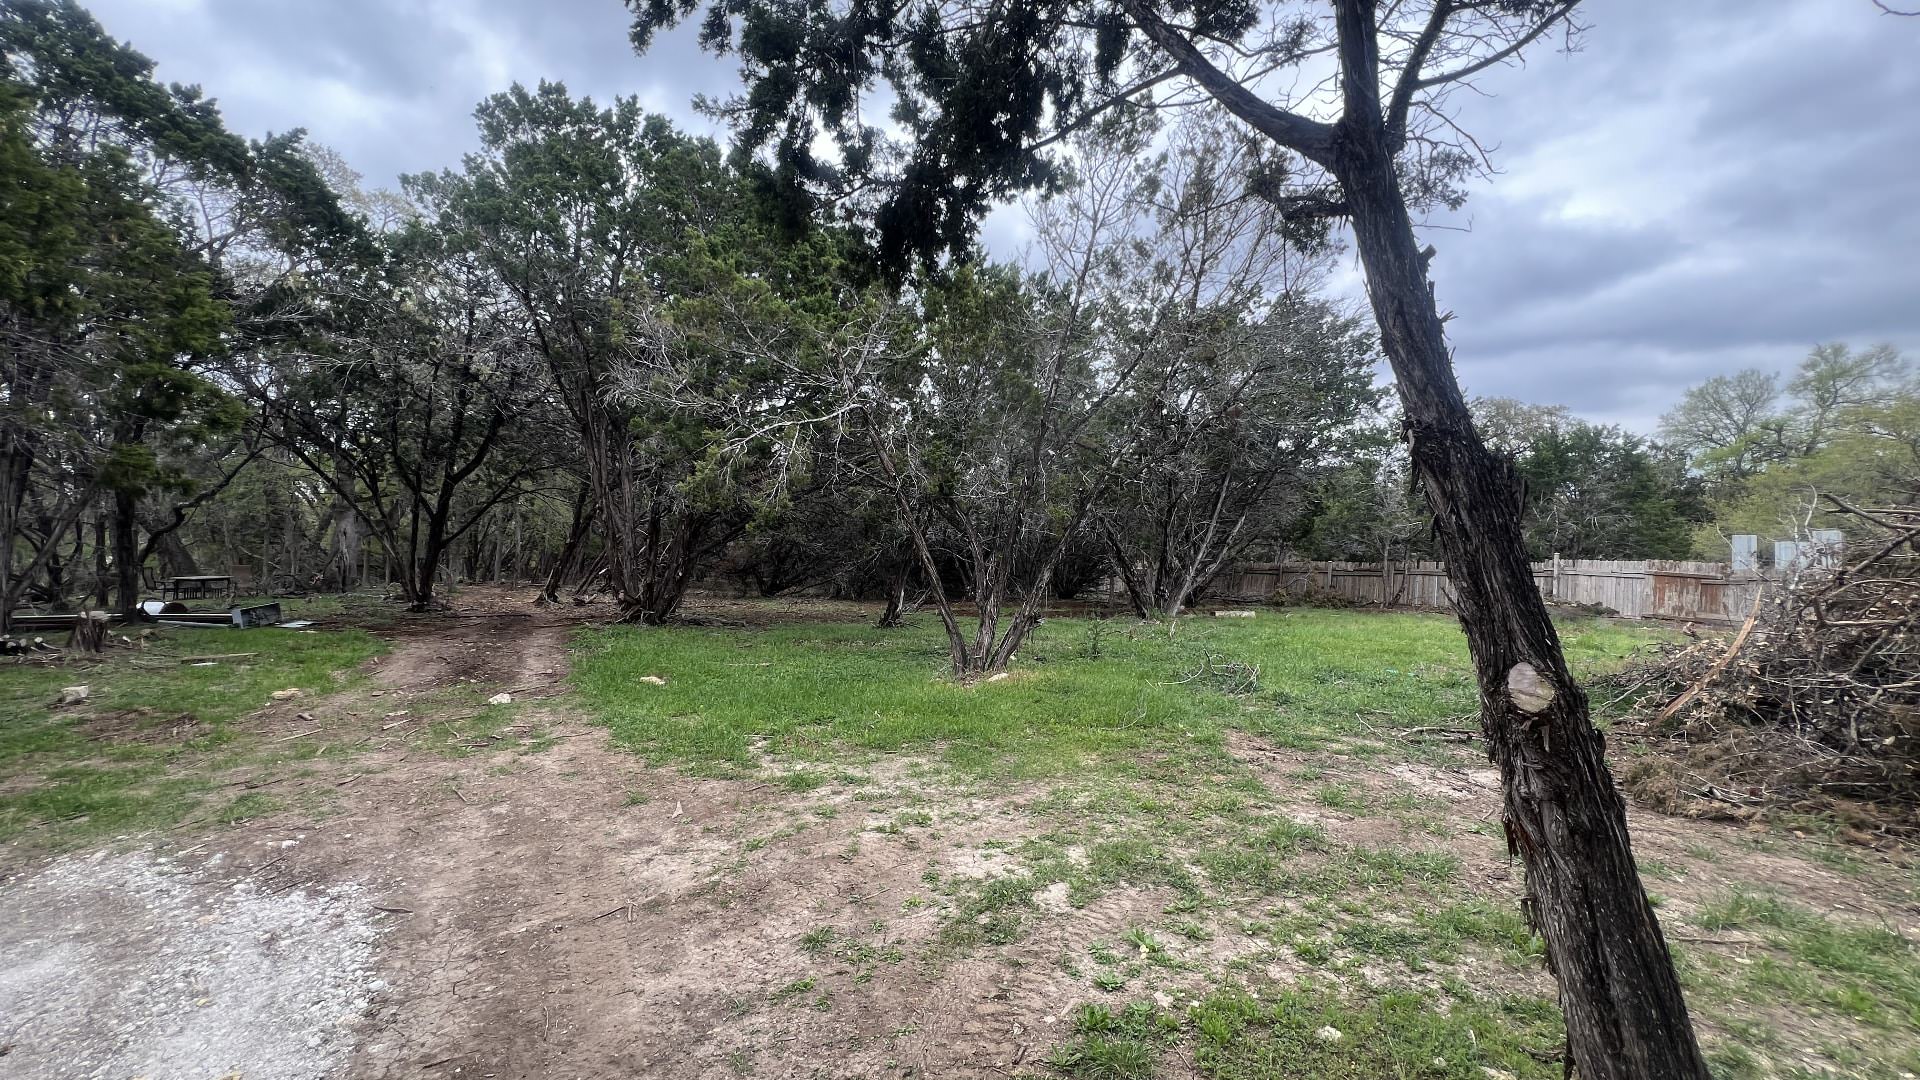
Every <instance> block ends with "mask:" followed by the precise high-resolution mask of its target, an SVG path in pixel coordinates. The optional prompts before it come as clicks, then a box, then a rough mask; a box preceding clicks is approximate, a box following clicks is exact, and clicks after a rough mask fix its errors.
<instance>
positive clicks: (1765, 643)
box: [1617, 500, 1920, 835]
mask: <svg viewBox="0 0 1920 1080" xmlns="http://www.w3.org/2000/svg"><path fill="white" fill-rule="evenodd" d="M1832 501H1833V502H1834V503H1835V510H1836V511H1837V512H1838V513H1841V514H1844V515H1846V516H1848V517H1849V518H1851V519H1852V521H1853V523H1854V524H1853V525H1852V526H1851V527H1849V528H1848V530H1847V532H1848V533H1849V534H1850V535H1851V536H1852V537H1853V539H1852V540H1851V541H1850V542H1849V543H1847V544H1846V545H1845V546H1844V547H1843V548H1841V549H1839V550H1837V551H1834V552H1830V553H1828V554H1827V556H1826V557H1825V558H1823V560H1822V562H1823V564H1824V565H1822V566H1820V567H1816V568H1814V569H1808V570H1803V571H1801V572H1800V573H1799V574H1798V575H1797V576H1795V577H1793V578H1790V579H1787V580H1783V581H1781V582H1779V583H1778V584H1776V585H1775V586H1774V587H1773V588H1772V589H1770V590H1769V591H1768V592H1766V593H1763V594H1762V596H1761V598H1760V600H1759V602H1758V603H1757V604H1756V606H1755V608H1754V610H1753V613H1752V615H1751V616H1750V617H1749V618H1748V619H1747V621H1746V623H1745V625H1743V626H1742V627H1741V628H1740V630H1739V632H1738V633H1736V634H1735V635H1734V636H1733V638H1732V639H1730V640H1728V639H1711V640H1701V641H1698V642H1696V643H1694V644H1691V645H1688V646H1685V647H1677V646H1676V647H1671V648H1669V649H1667V650H1665V651H1664V652H1663V653H1661V654H1659V655H1657V656H1655V657H1654V658H1652V659H1651V660H1650V661H1648V662H1646V663H1643V664H1642V665H1639V666H1637V667H1635V668H1632V669H1630V670H1629V671H1628V672H1626V673H1623V675H1622V676H1620V679H1621V680H1622V682H1623V683H1624V684H1627V685H1628V686H1629V687H1630V688H1631V689H1633V690H1634V693H1633V694H1632V696H1633V697H1634V698H1635V699H1636V700H1637V701H1638V702H1639V703H1640V704H1639V707H1638V711H1637V712H1636V713H1635V715H1634V716H1633V717H1632V718H1630V719H1629V720H1628V721H1627V722H1626V723H1625V724H1623V725H1621V726H1620V727H1619V728H1618V729H1617V730H1620V731H1621V732H1622V733H1623V734H1627V735H1632V736H1638V737H1640V738H1644V739H1645V740H1646V742H1645V744H1644V745H1646V746H1648V747H1649V748H1651V749H1653V750H1654V751H1655V753H1653V754H1650V755H1643V756H1635V757H1629V758H1626V759H1623V760H1622V762H1621V764H1622V769H1621V779H1622V782H1623V784H1624V785H1625V786H1626V787H1627V789H1628V790H1629V792H1631V793H1632V794H1633V795H1635V796H1636V797H1637V798H1639V799H1640V800H1641V801H1643V802H1646V803H1649V804H1651V805H1653V806H1655V807H1656V808H1658V809H1663V810H1668V811H1691V812H1696V813H1698V812H1703V811H1706V812H1712V811H1714V810H1717V811H1719V812H1721V813H1730V814H1735V815H1738V816H1754V815H1757V814H1761V813H1765V812H1768V811H1770V810H1780V809H1788V810H1797V811H1804V812H1814V813H1822V814H1829V815H1837V816H1838V817H1840V818H1841V819H1842V821H1844V822H1846V823H1847V824H1848V825H1850V826H1853V827H1855V828H1864V829H1866V830H1868V831H1870V832H1876V833H1905V834H1908V835H1911V834H1913V833H1915V832H1920V813H1916V811H1917V810H1920V507H1904V508H1895V509H1884V510H1863V509H1858V508H1855V507H1852V506H1849V505H1847V504H1845V503H1841V502H1838V501H1837V500H1832Z"/></svg>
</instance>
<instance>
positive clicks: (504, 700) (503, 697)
mask: <svg viewBox="0 0 1920 1080" xmlns="http://www.w3.org/2000/svg"><path fill="white" fill-rule="evenodd" d="M487 704H489V705H511V704H513V695H512V694H495V695H493V696H492V697H490V698H488V699H487Z"/></svg>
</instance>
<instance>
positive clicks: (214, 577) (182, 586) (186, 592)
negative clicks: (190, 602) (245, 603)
mask: <svg viewBox="0 0 1920 1080" xmlns="http://www.w3.org/2000/svg"><path fill="white" fill-rule="evenodd" d="M232 591H233V575H232V574H188V575H185V576H182V577H170V578H168V579H167V583H166V584H165V585H164V586H162V587H161V590H160V598H161V599H162V600H187V599H200V598H202V597H207V596H225V595H227V594H228V593H231V592H232Z"/></svg>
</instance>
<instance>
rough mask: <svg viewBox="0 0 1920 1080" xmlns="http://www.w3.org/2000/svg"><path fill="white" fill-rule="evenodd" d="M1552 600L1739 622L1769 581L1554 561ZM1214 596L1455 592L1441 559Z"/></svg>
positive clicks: (1326, 570) (1440, 602)
mask: <svg viewBox="0 0 1920 1080" xmlns="http://www.w3.org/2000/svg"><path fill="white" fill-rule="evenodd" d="M1533 577H1534V580H1535V581H1536V582H1538V583H1539V585H1540V591H1541V593H1542V594H1543V595H1545V596H1546V598H1547V600H1548V601H1549V602H1553V603H1562V604H1581V605H1589V606H1597V607H1602V608H1606V609H1608V610H1610V611H1613V612H1616V613H1618V614H1620V615H1624V616H1627V617H1629V618H1635V619H1686V620H1692V621H1697V622H1715V623H1738V622H1741V621H1742V620H1744V619H1745V618H1746V617H1747V612H1748V611H1750V610H1751V609H1752V607H1753V602H1754V598H1755V597H1756V596H1757V595H1759V591H1760V590H1761V589H1763V588H1764V587H1765V586H1766V583H1767V581H1768V580H1769V578H1768V577H1767V576H1766V575H1763V574H1760V573H1755V572H1743V573H1739V574H1734V573H1732V572H1730V571H1729V570H1728V568H1727V566H1726V564H1724V563H1713V562H1684V561H1672V560H1661V559H1553V560H1550V561H1548V562H1539V563H1534V564H1533ZM1212 591H1213V592H1214V593H1215V594H1216V595H1227V596H1244V597H1254V598H1257V599H1262V600H1264V599H1267V598H1270V597H1272V596H1274V595H1275V594H1276V593H1280V592H1283V591H1284V592H1286V593H1289V594H1291V595H1294V596H1301V597H1305V596H1312V595H1320V596H1331V597H1334V598H1337V599H1340V600H1345V601H1348V602H1350V603H1357V604H1380V605H1383V606H1388V607H1422V608H1438V609H1443V610H1450V609H1451V608H1452V607H1453V587H1452V586H1451V585H1449V584H1448V582H1447V569H1446V565H1445V564H1444V563H1438V562H1404V563H1387V564H1384V565H1383V564H1381V563H1357V562H1284V563H1254V564H1251V565H1249V566H1247V567H1245V568H1244V569H1242V570H1241V571H1240V572H1239V573H1238V574H1234V575H1230V576H1223V577H1222V578H1221V579H1220V580H1219V581H1217V582H1215V584H1214V588H1213V589H1212Z"/></svg>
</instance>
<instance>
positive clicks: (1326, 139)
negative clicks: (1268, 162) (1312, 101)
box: [1122, 0, 1333, 168]
mask: <svg viewBox="0 0 1920 1080" xmlns="http://www.w3.org/2000/svg"><path fill="white" fill-rule="evenodd" d="M1122 6H1123V7H1124V8H1125V9H1126V12H1127V14H1128V15H1129V16H1131V17H1132V19H1133V21H1134V22H1135V23H1137V24H1139V27H1140V29H1141V30H1142V31H1143V32H1145V33H1146V35H1147V37H1149V38H1151V39H1152V40H1153V43H1154V44H1156V45H1158V46H1160V48H1161V49H1163V50H1165V51H1166V53H1167V55H1169V56H1171V57H1172V58H1173V60H1174V62H1175V63H1176V64H1178V65H1179V66H1180V70H1181V72H1182V73H1183V74H1185V75H1186V76H1187V77H1188V78H1190V79H1192V80H1193V81H1194V82H1197V83H1199V84H1200V86H1201V88H1202V89H1204V90H1206V91H1207V93H1209V94H1211V95H1213V97H1214V99H1215V100H1217V101H1219V102H1220V104H1221V105H1223V106H1225V107H1226V110H1227V111H1228V112H1230V113H1232V114H1233V115H1235V116H1237V117H1239V118H1240V119H1241V120H1243V121H1245V122H1246V123H1247V124H1248V125H1249V126H1251V127H1252V128H1253V129H1254V130H1256V131H1258V132H1260V133H1261V134H1262V135H1265V136H1266V137H1267V138H1269V139H1272V140H1273V141H1274V142H1276V143H1279V144H1280V145H1281V146H1285V147H1287V148H1288V149H1290V150H1293V151H1295V152H1297V153H1299V154H1300V155H1302V156H1303V157H1305V158H1307V159H1308V160H1309V161H1312V162H1314V163H1315V164H1318V165H1321V166H1324V167H1328V168H1331V167H1332V163H1333V126H1332V125H1330V124H1323V123H1320V122H1319V121H1317V120H1309V119H1307V118H1306V117H1304V116H1301V115H1299V114H1298V113H1292V112H1288V111H1287V110H1285V109H1282V108H1279V107H1277V106H1275V105H1273V104H1272V103H1270V102H1267V101H1263V100H1261V98H1260V97H1259V96H1258V95H1257V94H1255V93H1254V92H1253V91H1251V90H1248V89H1247V88H1246V87H1245V86H1242V85H1241V84H1240V83H1239V82H1237V81H1236V80H1235V79H1234V78H1233V77H1232V76H1230V75H1228V74H1227V73H1226V72H1224V71H1221V70H1220V69H1219V68H1218V67H1215V66H1214V64H1213V62H1212V61H1211V60H1208V59H1207V57H1206V55H1205V54H1204V53H1202V52H1201V51H1200V50H1199V48H1198V47H1196V46H1195V45H1194V44H1193V42H1191V41H1188V40H1187V39H1186V38H1185V37H1184V36H1182V35H1181V33H1180V32H1179V31H1178V30H1175V29H1174V28H1173V27H1171V26H1168V25H1167V23H1166V22H1165V21H1164V20H1162V19H1161V18H1160V16H1159V15H1157V14H1155V13H1154V11H1153V10H1152V9H1151V8H1150V7H1148V6H1147V3H1146V0H1122Z"/></svg>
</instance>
